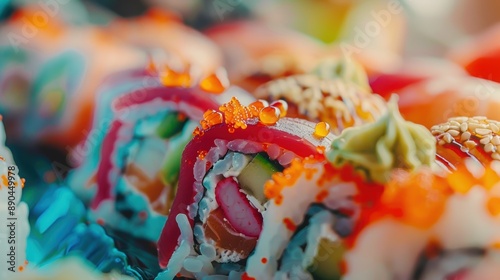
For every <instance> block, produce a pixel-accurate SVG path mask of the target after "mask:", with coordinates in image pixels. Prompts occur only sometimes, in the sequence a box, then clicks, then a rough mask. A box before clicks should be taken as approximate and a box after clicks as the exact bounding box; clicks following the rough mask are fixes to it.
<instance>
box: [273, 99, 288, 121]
mask: <svg viewBox="0 0 500 280" xmlns="http://www.w3.org/2000/svg"><path fill="white" fill-rule="evenodd" d="M271 106H273V107H276V108H278V109H280V117H281V118H283V117H285V116H286V112H287V111H288V103H286V101H285V100H276V101H274V102H272V103H271Z"/></svg>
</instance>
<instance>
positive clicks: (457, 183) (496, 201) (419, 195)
mask: <svg viewBox="0 0 500 280" xmlns="http://www.w3.org/2000/svg"><path fill="white" fill-rule="evenodd" d="M493 164H495V163H492V164H491V166H490V165H488V166H486V167H485V168H483V167H482V166H480V165H479V164H477V163H476V165H468V164H462V165H460V166H458V168H457V170H456V171H455V172H453V173H450V174H447V175H446V176H445V177H441V176H438V175H435V174H434V173H433V172H432V170H430V169H420V170H418V171H417V172H416V173H408V172H405V171H397V172H395V173H394V174H393V176H392V179H391V181H390V182H389V183H388V184H387V185H386V186H385V188H384V190H383V193H382V194H381V196H380V199H379V200H378V201H377V202H376V203H375V204H373V205H372V206H371V207H364V208H363V209H362V211H361V216H360V218H359V222H358V224H357V225H356V226H355V227H356V228H355V230H354V233H353V235H352V236H351V237H349V238H348V239H349V240H348V244H352V242H353V240H354V239H355V236H356V235H358V234H359V232H360V231H361V230H362V229H363V228H364V227H366V226H367V225H369V224H371V223H373V222H376V221H378V220H380V219H383V218H386V217H392V218H394V219H396V220H399V221H400V222H402V223H405V224H408V225H411V226H414V227H418V228H422V229H428V228H430V227H432V226H434V225H435V224H436V223H437V221H438V220H439V219H440V218H441V216H442V215H443V213H444V211H445V209H446V205H447V202H448V200H449V198H450V197H451V196H452V195H460V196H462V195H467V194H468V192H469V191H470V190H471V189H472V188H473V187H481V188H483V189H484V190H485V191H486V192H487V193H488V198H487V200H486V203H485V205H484V207H485V209H486V210H488V212H489V213H490V214H491V215H492V216H498V215H500V196H498V195H497V194H493V193H492V192H490V190H492V189H493V188H494V187H497V186H499V185H498V184H499V182H500V174H499V173H500V171H499V172H497V171H495V170H498V168H494V167H493ZM497 167H498V166H497ZM473 169H476V170H473ZM359 192H360V193H361V192H363V191H362V190H360V191H359ZM355 200H357V198H355Z"/></svg>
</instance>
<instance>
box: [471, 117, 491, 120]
mask: <svg viewBox="0 0 500 280" xmlns="http://www.w3.org/2000/svg"><path fill="white" fill-rule="evenodd" d="M472 118H473V119H475V120H478V121H485V120H486V119H487V118H486V117H485V116H475V117H472Z"/></svg>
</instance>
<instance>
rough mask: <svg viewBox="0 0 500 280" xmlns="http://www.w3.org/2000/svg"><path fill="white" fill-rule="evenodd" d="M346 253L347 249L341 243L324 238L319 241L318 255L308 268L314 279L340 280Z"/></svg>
mask: <svg viewBox="0 0 500 280" xmlns="http://www.w3.org/2000/svg"><path fill="white" fill-rule="evenodd" d="M345 251H346V248H345V246H344V244H343V243H342V242H341V241H339V240H336V241H331V240H329V239H326V238H322V239H321V240H320V241H319V245H318V253H317V254H316V256H315V257H314V260H313V263H312V264H311V265H310V266H309V268H308V270H309V272H310V273H311V274H312V276H313V278H314V279H319V280H337V279H340V278H341V275H342V271H341V268H340V263H341V261H342V258H343V256H344V252H345Z"/></svg>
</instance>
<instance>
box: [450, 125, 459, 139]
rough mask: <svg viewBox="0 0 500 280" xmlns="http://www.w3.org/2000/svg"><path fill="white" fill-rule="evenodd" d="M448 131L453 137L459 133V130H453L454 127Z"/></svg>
mask: <svg viewBox="0 0 500 280" xmlns="http://www.w3.org/2000/svg"><path fill="white" fill-rule="evenodd" d="M457 129H458V127H457ZM448 133H449V134H451V136H454V137H455V136H458V135H459V134H460V131H458V130H454V129H450V130H448Z"/></svg>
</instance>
